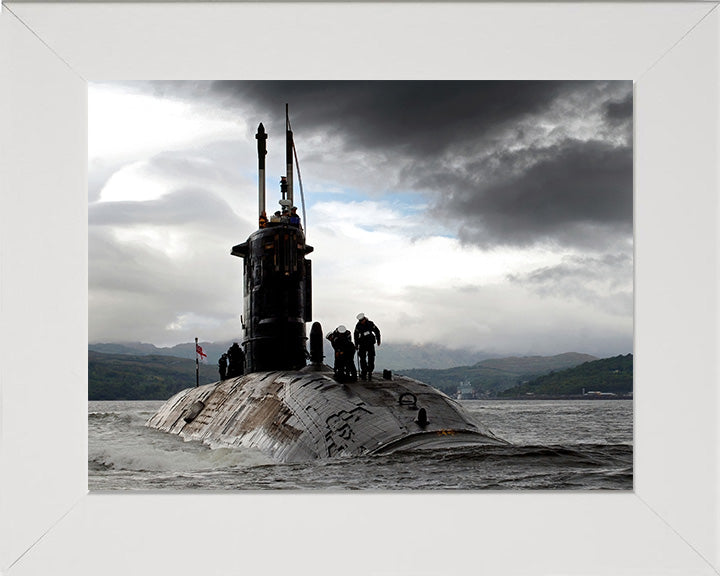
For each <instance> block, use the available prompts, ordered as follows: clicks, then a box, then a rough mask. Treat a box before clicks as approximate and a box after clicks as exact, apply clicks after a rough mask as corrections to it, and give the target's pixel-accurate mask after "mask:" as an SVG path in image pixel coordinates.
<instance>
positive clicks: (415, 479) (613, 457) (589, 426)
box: [88, 400, 633, 490]
mask: <svg viewBox="0 0 720 576" xmlns="http://www.w3.org/2000/svg"><path fill="white" fill-rule="evenodd" d="M462 404H463V405H464V406H465V408H466V409H467V410H468V411H469V412H471V413H472V414H474V415H475V416H476V417H477V418H478V419H479V420H480V421H481V422H483V423H484V424H486V425H487V426H489V427H490V429H491V430H492V431H493V432H495V433H496V434H497V435H498V436H500V437H502V438H504V439H506V440H508V441H510V442H511V443H512V444H513V445H512V446H509V447H506V446H488V447H472V448H461V449H453V450H433V451H423V452H406V453H396V454H391V455H385V456H372V457H366V458H343V459H331V460H319V461H314V462H309V463H303V464H279V463H276V462H275V461H273V460H272V459H270V458H269V457H267V456H264V455H263V454H262V453H260V452H259V451H257V450H254V449H246V448H241V449H234V448H233V449H231V448H220V449H210V448H208V447H207V446H205V445H204V444H201V443H199V442H185V441H184V440H183V439H182V438H179V437H178V436H175V435H172V434H165V433H163V432H159V431H157V430H154V429H150V428H146V427H145V426H144V423H145V422H146V420H147V419H148V418H149V417H150V416H151V415H152V414H153V413H154V412H155V410H156V409H157V408H158V407H159V406H160V405H162V402H144V401H143V402H129V401H121V402H89V410H88V451H89V462H88V470H89V488H90V490H157V489H172V490H189V489H204V490H262V489H292V490H298V489H311V490H407V489H423V490H437V489H452V490H476V489H494V490H526V489H532V490H577V489H613V490H631V489H632V482H633V468H632V466H633V448H632V401H629V400H587V401H584V400H548V401H538V400H534V401H533V400H529V401H524V400H522V401H495V400H465V401H462Z"/></svg>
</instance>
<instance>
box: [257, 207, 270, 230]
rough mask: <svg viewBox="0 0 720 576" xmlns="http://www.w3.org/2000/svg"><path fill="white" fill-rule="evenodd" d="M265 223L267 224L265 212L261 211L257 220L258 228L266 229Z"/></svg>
mask: <svg viewBox="0 0 720 576" xmlns="http://www.w3.org/2000/svg"><path fill="white" fill-rule="evenodd" d="M267 222H268V219H267V214H265V210H263V211H262V212H261V213H260V218H259V224H260V228H266V227H267Z"/></svg>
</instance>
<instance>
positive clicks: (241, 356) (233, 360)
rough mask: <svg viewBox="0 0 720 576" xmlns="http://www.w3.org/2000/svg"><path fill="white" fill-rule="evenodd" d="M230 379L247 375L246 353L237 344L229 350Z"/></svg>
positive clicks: (228, 375) (234, 343)
mask: <svg viewBox="0 0 720 576" xmlns="http://www.w3.org/2000/svg"><path fill="white" fill-rule="evenodd" d="M227 356H228V372H227V377H228V378H235V377H236V376H242V375H243V374H244V373H245V353H244V352H243V351H242V349H241V348H240V346H238V343H237V342H233V345H232V346H230V348H228V351H227Z"/></svg>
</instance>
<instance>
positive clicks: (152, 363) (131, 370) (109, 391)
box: [88, 352, 219, 400]
mask: <svg viewBox="0 0 720 576" xmlns="http://www.w3.org/2000/svg"><path fill="white" fill-rule="evenodd" d="M218 377H219V375H218V372H217V366H215V365H214V364H200V385H203V384H208V383H210V382H215V381H217V380H218ZM191 386H195V361H194V360H188V359H185V358H177V357H174V356H156V355H149V356H132V355H128V354H103V353H100V352H88V400H167V399H168V398H170V397H171V396H172V395H173V394H176V393H177V392H179V391H180V390H183V389H185V388H189V387H191Z"/></svg>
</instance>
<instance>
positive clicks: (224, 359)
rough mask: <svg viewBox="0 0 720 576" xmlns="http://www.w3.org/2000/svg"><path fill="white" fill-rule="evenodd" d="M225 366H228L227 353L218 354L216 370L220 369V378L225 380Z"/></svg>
mask: <svg viewBox="0 0 720 576" xmlns="http://www.w3.org/2000/svg"><path fill="white" fill-rule="evenodd" d="M227 367H228V357H227V354H223V355H222V356H220V360H218V370H219V371H220V380H225V378H227Z"/></svg>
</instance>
